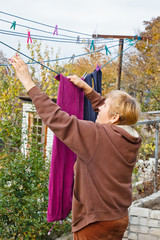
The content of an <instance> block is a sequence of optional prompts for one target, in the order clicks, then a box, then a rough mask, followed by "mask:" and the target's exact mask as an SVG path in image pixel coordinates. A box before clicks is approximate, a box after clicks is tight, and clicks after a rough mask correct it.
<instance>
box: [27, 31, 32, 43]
mask: <svg viewBox="0 0 160 240" xmlns="http://www.w3.org/2000/svg"><path fill="white" fill-rule="evenodd" d="M29 40H30V42H31V43H32V38H31V33H30V31H29V30H28V38H27V43H29Z"/></svg>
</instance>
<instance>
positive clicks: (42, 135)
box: [27, 112, 47, 155]
mask: <svg viewBox="0 0 160 240" xmlns="http://www.w3.org/2000/svg"><path fill="white" fill-rule="evenodd" d="M31 144H37V145H38V146H37V148H38V150H40V151H43V152H44V154H45V155H46V144H47V126H46V125H45V124H44V123H43V121H42V120H41V119H40V117H39V116H38V115H37V114H36V113H31V112H29V116H28V145H27V147H29V146H30V145H31Z"/></svg>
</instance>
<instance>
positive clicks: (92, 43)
mask: <svg viewBox="0 0 160 240" xmlns="http://www.w3.org/2000/svg"><path fill="white" fill-rule="evenodd" d="M92 48H93V51H94V50H95V47H94V40H92V42H91V46H90V51H91V50H92Z"/></svg>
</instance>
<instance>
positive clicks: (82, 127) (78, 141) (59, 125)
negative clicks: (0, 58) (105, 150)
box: [12, 57, 98, 161]
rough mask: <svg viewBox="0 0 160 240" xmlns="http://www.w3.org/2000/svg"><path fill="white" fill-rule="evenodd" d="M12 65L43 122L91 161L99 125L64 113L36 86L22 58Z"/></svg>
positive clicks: (17, 58)
mask: <svg viewBox="0 0 160 240" xmlns="http://www.w3.org/2000/svg"><path fill="white" fill-rule="evenodd" d="M12 64H13V66H14V68H15V70H16V74H17V77H18V78H19V80H20V81H21V82H22V84H23V85H24V87H25V88H26V90H27V92H28V94H29V96H30V97H31V99H32V102H33V103H34V105H35V107H36V110H37V113H38V114H39V116H40V117H41V119H42V120H43V122H44V123H45V124H46V125H47V126H48V127H49V128H50V129H51V130H52V131H53V132H54V133H55V135H56V136H57V137H58V138H59V139H60V140H61V141H62V142H64V143H65V144H66V145H67V146H68V147H69V148H70V149H71V150H72V151H73V152H75V153H76V154H77V155H79V156H80V157H81V158H82V159H84V160H85V161H89V160H90V159H91V158H92V156H93V154H94V152H95V149H96V146H97V143H98V130H97V125H96V124H95V123H92V122H89V121H83V120H78V119H77V118H76V117H75V116H69V115H68V113H66V112H64V111H62V110H61V108H60V107H59V106H58V105H57V104H55V103H53V102H52V100H51V99H50V98H49V97H48V96H47V95H46V94H44V93H42V92H41V91H40V90H39V89H38V88H37V87H36V86H35V84H34V82H33V81H32V78H31V76H30V73H29V71H28V67H27V66H26V64H25V63H24V62H23V61H22V59H21V58H19V57H13V63H12ZM92 140H93V141H92Z"/></svg>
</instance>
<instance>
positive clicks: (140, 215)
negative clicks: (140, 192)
mask: <svg viewBox="0 0 160 240" xmlns="http://www.w3.org/2000/svg"><path fill="white" fill-rule="evenodd" d="M156 206H157V207H156ZM159 206H160V191H159V192H157V193H154V194H152V195H151V196H149V197H146V198H143V199H140V200H138V201H136V202H134V203H133V204H132V205H131V207H130V209H129V226H128V229H127V231H126V232H125V234H124V238H123V240H159V239H160V208H159ZM156 209H158V210H156Z"/></svg>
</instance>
